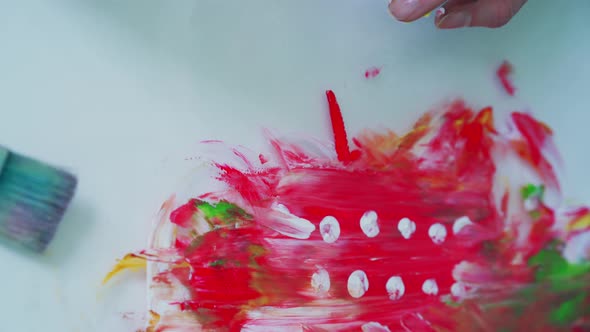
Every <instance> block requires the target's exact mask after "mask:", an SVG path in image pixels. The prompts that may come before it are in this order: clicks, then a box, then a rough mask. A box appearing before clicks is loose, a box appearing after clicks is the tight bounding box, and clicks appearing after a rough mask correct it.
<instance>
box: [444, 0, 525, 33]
mask: <svg viewBox="0 0 590 332" xmlns="http://www.w3.org/2000/svg"><path fill="white" fill-rule="evenodd" d="M525 2H526V0H478V1H473V0H471V1H465V0H452V1H448V2H447V3H446V4H445V6H444V7H443V8H441V9H439V11H438V12H437V15H436V19H435V23H436V25H437V26H438V27H439V28H441V29H454V28H461V27H467V26H474V27H488V28H498V27H501V26H503V25H505V24H506V23H508V22H509V21H510V19H512V17H513V16H514V15H516V13H517V12H518V11H519V10H520V8H521V7H522V6H523V5H524V4H525Z"/></svg>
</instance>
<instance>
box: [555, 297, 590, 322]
mask: <svg viewBox="0 0 590 332" xmlns="http://www.w3.org/2000/svg"><path fill="white" fill-rule="evenodd" d="M587 296H588V294H586V293H581V294H578V295H577V296H576V297H574V298H573V299H571V300H568V301H566V302H564V303H562V304H561V305H560V306H559V307H558V308H557V309H556V310H554V311H553V312H552V313H551V321H552V322H554V323H556V324H559V325H568V324H570V323H572V322H574V321H575V320H576V319H578V317H580V316H582V315H584V300H585V299H586V297H587Z"/></svg>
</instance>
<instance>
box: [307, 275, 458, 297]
mask: <svg viewBox="0 0 590 332" xmlns="http://www.w3.org/2000/svg"><path fill="white" fill-rule="evenodd" d="M453 286H454V287H455V285H453ZM311 287H312V288H313V289H314V290H315V291H316V293H318V294H326V293H327V292H328V291H329V290H330V287H331V281H330V274H329V273H328V271H326V270H325V269H323V268H320V269H318V270H317V271H316V272H315V273H314V274H313V275H312V276H311ZM347 289H348V294H350V296H352V297H353V298H355V299H358V298H361V297H363V295H365V293H366V292H367V291H368V290H369V278H368V277H367V274H366V273H365V272H364V271H362V270H356V271H354V272H352V273H351V274H350V276H349V277H348V283H347ZM385 290H386V291H387V294H388V296H389V299H390V300H392V301H395V300H399V299H401V298H402V297H403V296H404V294H405V292H406V286H405V284H404V281H403V279H402V277H400V276H392V277H391V278H389V279H388V280H387V283H386V284H385ZM422 292H423V293H424V294H426V295H437V294H438V284H437V283H436V280H435V279H433V278H432V279H427V280H425V281H424V283H422Z"/></svg>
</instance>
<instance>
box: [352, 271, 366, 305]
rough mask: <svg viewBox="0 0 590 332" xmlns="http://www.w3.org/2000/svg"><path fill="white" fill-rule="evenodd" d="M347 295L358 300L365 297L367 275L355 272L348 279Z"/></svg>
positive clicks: (362, 272)
mask: <svg viewBox="0 0 590 332" xmlns="http://www.w3.org/2000/svg"><path fill="white" fill-rule="evenodd" d="M347 286H348V293H349V294H350V296H352V297H354V298H355V299H358V298H360V297H362V296H363V295H365V293H366V292H367V291H368V290H369V279H368V278H367V274H366V273H365V272H364V271H362V270H356V271H354V272H352V273H351V274H350V276H349V277H348V285H347Z"/></svg>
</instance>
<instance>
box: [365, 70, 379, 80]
mask: <svg viewBox="0 0 590 332" xmlns="http://www.w3.org/2000/svg"><path fill="white" fill-rule="evenodd" d="M380 73H381V68H378V67H371V68H368V69H367V70H365V78H366V79H370V78H375V77H377V76H378V75H379V74H380Z"/></svg>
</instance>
